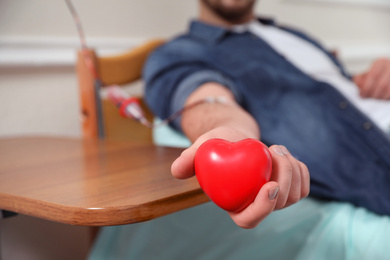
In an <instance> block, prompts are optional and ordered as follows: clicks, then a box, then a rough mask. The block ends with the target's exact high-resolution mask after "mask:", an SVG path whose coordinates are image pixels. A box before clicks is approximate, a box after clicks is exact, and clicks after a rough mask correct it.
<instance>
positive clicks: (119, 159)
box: [0, 137, 208, 226]
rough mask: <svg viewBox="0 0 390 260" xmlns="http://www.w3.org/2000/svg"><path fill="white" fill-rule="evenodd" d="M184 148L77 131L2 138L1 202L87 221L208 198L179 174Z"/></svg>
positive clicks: (142, 217)
mask: <svg viewBox="0 0 390 260" xmlns="http://www.w3.org/2000/svg"><path fill="white" fill-rule="evenodd" d="M181 151H182V150H181V149H176V148H163V147H156V146H154V145H152V144H145V143H134V142H132V143H129V142H115V141H93V140H87V141H86V140H82V139H71V138H51V137H21V138H9V139H0V209H5V210H9V211H14V212H17V213H21V214H25V215H30V216H34V217H39V218H43V219H48V220H52V221H57V222H61V223H67V224H73V225H86V226H108V225H122V224H130V223H135V222H141V221H146V220H150V219H154V218H157V217H159V216H163V215H166V214H169V213H173V212H175V211H179V210H182V209H185V208H188V207H192V206H195V205H198V204H201V203H204V202H207V201H208V199H207V197H206V196H205V195H204V193H203V192H202V190H201V189H200V187H199V185H198V182H197V180H196V178H195V177H194V178H190V179H188V180H177V179H175V178H173V177H172V176H171V173H170V166H171V163H172V162H173V160H174V159H175V158H176V157H177V156H178V155H179V154H180V153H181Z"/></svg>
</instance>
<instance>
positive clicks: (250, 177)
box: [195, 139, 272, 212]
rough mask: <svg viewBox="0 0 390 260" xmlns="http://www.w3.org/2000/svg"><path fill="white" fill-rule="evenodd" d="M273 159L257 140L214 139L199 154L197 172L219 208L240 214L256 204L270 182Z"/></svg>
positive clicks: (206, 190) (208, 193) (202, 184)
mask: <svg viewBox="0 0 390 260" xmlns="http://www.w3.org/2000/svg"><path fill="white" fill-rule="evenodd" d="M271 169H272V159H271V154H270V152H269V150H268V148H267V147H266V146H265V145H264V144H263V143H262V142H260V141H258V140H256V139H245V140H242V141H239V142H233V143H232V142H229V141H226V140H223V139H210V140H208V141H206V142H204V143H203V144H202V145H201V146H200V147H199V148H198V151H197V152H196V155H195V173H196V177H197V179H198V182H199V184H200V186H201V188H202V189H203V191H204V192H205V193H206V195H207V196H208V197H209V198H210V199H211V200H212V201H213V202H214V203H215V204H217V205H218V206H219V207H221V208H223V209H224V210H227V211H231V212H239V211H241V210H243V209H245V208H246V207H247V206H248V205H249V204H250V203H252V202H253V200H254V199H255V197H256V195H257V193H258V192H259V190H260V188H261V187H262V186H263V185H264V184H265V183H266V182H268V181H269V180H270V178H271Z"/></svg>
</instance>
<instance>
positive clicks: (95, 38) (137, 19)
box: [0, 0, 390, 136]
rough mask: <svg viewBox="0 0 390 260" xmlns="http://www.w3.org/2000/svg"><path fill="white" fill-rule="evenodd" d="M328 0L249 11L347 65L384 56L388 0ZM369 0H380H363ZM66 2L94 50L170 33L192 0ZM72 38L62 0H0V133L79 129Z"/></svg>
mask: <svg viewBox="0 0 390 260" xmlns="http://www.w3.org/2000/svg"><path fill="white" fill-rule="evenodd" d="M327 1H330V2H331V3H326V2H327ZM335 1H336V0H283V1H282V0H279V1H278V0H262V1H259V3H258V5H257V11H258V13H260V14H262V15H266V16H271V17H275V18H276V19H277V20H278V21H280V22H281V23H285V24H294V25H296V26H298V27H301V28H305V30H306V31H309V32H312V33H313V34H314V35H315V36H317V38H319V39H321V40H323V42H324V44H325V45H326V46H328V47H329V48H334V49H337V50H338V51H339V55H340V57H341V58H342V59H343V61H344V63H345V64H346V65H347V66H348V68H350V70H351V71H352V72H356V71H361V70H362V69H364V68H366V67H367V66H368V65H369V63H370V61H371V60H372V59H373V58H374V57H378V56H382V55H388V56H390V47H389V44H388V43H389V42H390V30H388V26H389V25H390V7H378V6H375V5H373V6H370V5H368V6H367V5H360V4H356V5H354V4H343V3H341V4H335V3H334V2H335ZM339 1H347V0H339ZM362 1H363V2H364V0H360V2H362ZM376 1H379V2H380V1H383V0H375V1H373V0H370V1H368V2H376ZM347 2H348V1H347ZM349 2H351V1H349ZM358 2H359V1H358ZM74 4H75V7H76V8H77V10H78V12H79V14H80V17H81V20H82V22H83V25H84V29H85V34H86V37H87V42H88V43H89V44H90V45H91V46H93V47H96V48H97V49H98V50H99V51H101V52H102V53H107V52H113V51H118V50H121V49H124V48H127V47H131V46H134V45H136V44H138V43H140V42H142V41H144V40H146V39H149V38H154V37H164V38H168V37H171V36H173V35H175V34H177V33H178V32H180V31H183V30H184V29H185V27H186V24H187V21H188V20H189V19H191V18H194V17H195V16H196V14H197V1H196V0H192V1H181V0H160V1H155V0H143V1H136V0H112V1H104V0H82V1H81V0H79V1H74ZM78 46H79V42H78V38H77V31H76V29H75V25H74V23H73V20H72V18H71V15H70V13H69V12H68V9H67V7H66V4H65V1H46V0H29V1H27V0H24V1H23V0H18V1H14V0H1V1H0V78H1V80H0V101H1V102H0V118H1V121H0V136H9V135H15V134H17V135H19V134H54V135H68V136H69V135H70V136H80V129H79V116H78V112H77V111H78V108H77V104H78V95H77V89H76V79H75V76H74V73H73V72H74V70H73V62H74V52H75V50H76V49H77V48H78ZM15 104H16V105H15Z"/></svg>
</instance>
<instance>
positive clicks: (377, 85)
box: [354, 58, 390, 99]
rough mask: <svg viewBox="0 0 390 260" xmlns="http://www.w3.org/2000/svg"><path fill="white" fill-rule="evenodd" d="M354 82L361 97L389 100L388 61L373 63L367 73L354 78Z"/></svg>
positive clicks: (389, 72)
mask: <svg viewBox="0 0 390 260" xmlns="http://www.w3.org/2000/svg"><path fill="white" fill-rule="evenodd" d="M354 82H355V84H356V85H357V86H358V87H359V89H360V95H361V96H362V97H366V98H376V99H390V60H389V59H385V58H383V59H379V60H377V61H375V62H374V63H373V65H372V66H371V68H370V69H369V71H368V72H366V73H364V74H360V75H357V76H355V77H354Z"/></svg>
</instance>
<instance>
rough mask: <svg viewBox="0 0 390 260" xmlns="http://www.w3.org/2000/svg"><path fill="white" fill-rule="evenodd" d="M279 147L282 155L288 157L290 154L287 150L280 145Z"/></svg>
mask: <svg viewBox="0 0 390 260" xmlns="http://www.w3.org/2000/svg"><path fill="white" fill-rule="evenodd" d="M280 147H281V149H282V152H283V154H284V155H289V154H290V152H289V151H288V150H287V148H286V147H285V146H283V145H281V146H280Z"/></svg>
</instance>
